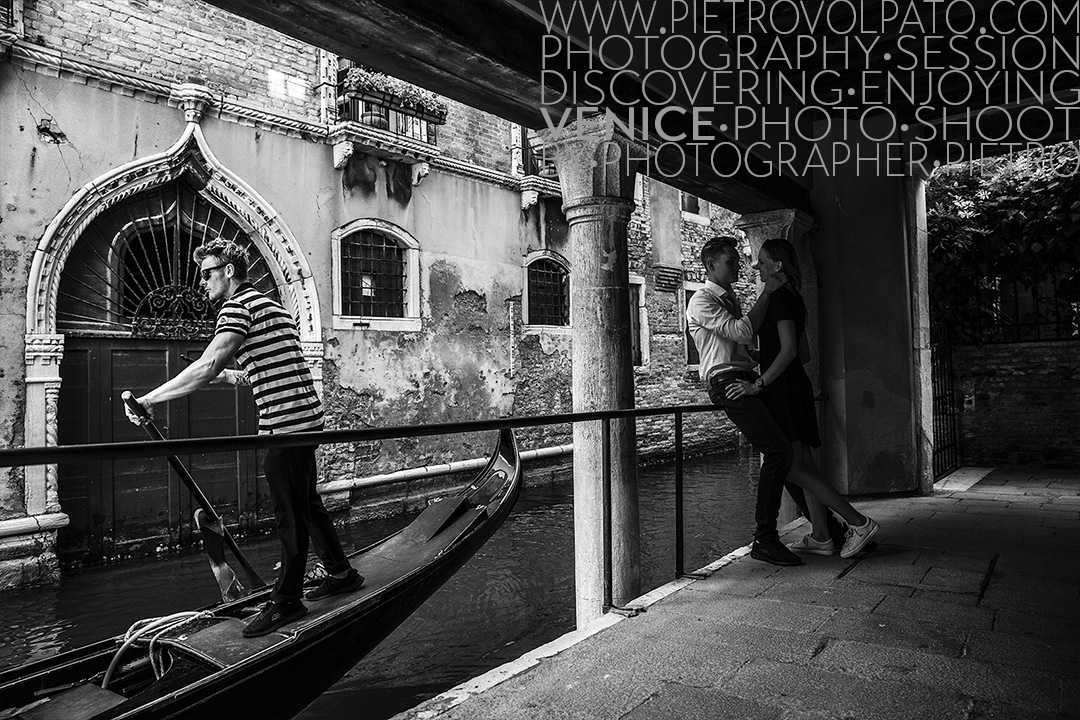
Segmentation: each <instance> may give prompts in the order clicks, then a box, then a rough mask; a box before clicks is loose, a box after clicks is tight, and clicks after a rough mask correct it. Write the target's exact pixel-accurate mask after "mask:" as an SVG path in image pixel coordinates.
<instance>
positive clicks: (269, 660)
mask: <svg viewBox="0 0 1080 720" xmlns="http://www.w3.org/2000/svg"><path fill="white" fill-rule="evenodd" d="M521 483H522V473H521V461H520V456H519V455H518V451H517V443H516V441H515V439H514V436H513V433H512V432H511V431H510V430H503V431H501V432H500V434H499V441H498V443H497V445H496V449H495V452H494V453H493V455H492V457H491V459H490V460H489V462H488V465H487V467H486V468H485V469H484V471H483V472H481V473H480V474H478V475H477V477H476V478H475V479H474V481H473V482H472V483H471V484H470V485H469V486H468V487H467V488H466V489H465V490H464V491H462V492H461V493H460V494H458V495H454V496H450V497H447V498H444V499H442V500H441V501H437V502H434V503H432V504H430V505H429V506H428V507H427V509H425V510H424V511H423V512H422V513H421V514H420V515H419V516H418V517H417V518H416V519H415V520H413V522H412V523H411V524H409V525H408V526H407V527H405V528H404V529H402V530H401V531H399V532H398V533H395V534H394V535H391V536H390V537H388V538H385V539H384V540H382V541H380V542H378V543H375V544H373V545H371V546H369V547H366V548H364V549H362V550H359V551H357V552H355V553H353V554H352V555H350V559H351V561H352V563H353V566H354V567H355V568H356V569H357V570H358V571H359V572H360V573H361V574H362V575H364V576H365V583H364V585H363V586H362V587H361V588H360V589H359V590H357V591H355V592H352V593H347V594H342V595H336V596H331V597H329V598H326V599H323V600H319V601H309V602H308V613H307V615H305V616H304V617H303V618H301V619H299V620H298V621H296V622H294V623H291V624H289V625H287V626H285V627H284V628H282V629H281V630H280V631H278V632H274V633H270V634H269V635H265V636H263V637H259V638H244V637H242V635H241V633H242V631H243V629H244V626H245V625H246V623H245V619H247V618H250V617H251V615H253V614H254V613H255V612H256V611H257V610H258V609H259V607H260V605H261V604H262V603H263V602H265V601H266V599H267V598H268V596H269V593H270V589H269V588H265V589H263V590H260V591H257V592H254V593H252V594H250V595H247V596H245V597H243V598H241V599H239V600H236V601H233V602H223V603H221V604H218V605H215V606H213V607H211V608H208V609H207V613H206V614H205V615H203V616H200V617H198V618H195V619H193V620H191V621H189V622H187V623H185V624H184V625H181V626H179V627H177V628H175V629H173V630H168V631H166V632H164V633H162V634H160V636H159V637H157V638H155V640H154V644H155V645H156V646H157V649H156V650H154V649H152V648H148V647H147V646H148V643H147V642H142V643H141V652H139V651H137V650H136V649H129V650H128V654H130V655H131V657H132V658H134V660H127V656H126V655H125V664H124V665H121V666H120V671H119V673H118V674H117V678H116V680H115V681H114V682H113V683H112V685H111V686H110V688H116V690H117V691H116V692H114V691H113V690H112V689H109V690H105V689H102V688H101V687H100V684H101V678H102V677H103V676H104V674H105V668H106V667H107V665H108V664H109V662H110V661H111V660H112V659H113V657H114V655H115V654H116V651H117V648H118V647H119V646H120V644H122V642H123V638H112V639H110V640H104V641H101V642H99V643H95V644H93V645H89V646H86V647H83V648H78V649H75V650H71V651H68V652H65V653H61V654H59V655H57V656H55V657H52V658H47V659H45V660H39V661H36V662H32V663H28V664H25V665H23V666H20V667H17V668H11V669H8V670H4V671H2V672H0V708H7V710H3V709H0V720H4V719H5V718H21V719H24V720H52V719H53V718H57V719H59V718H63V720H90V719H91V718H94V719H95V720H98V719H100V720H106V719H108V720H112V719H120V718H174V717H175V718H180V717H192V718H207V717H230V718H236V717H260V718H272V717H282V718H285V717H291V716H292V715H294V714H296V713H297V712H299V711H300V710H301V709H303V708H304V707H305V706H306V705H307V704H308V703H310V702H311V701H312V700H313V699H314V698H315V697H317V696H318V695H319V694H320V693H322V692H323V691H324V690H325V689H327V688H328V687H329V686H330V685H332V684H333V683H334V682H336V681H337V679H338V678H340V677H341V676H342V675H344V673H345V672H347V671H348V670H349V668H351V667H352V666H353V665H355V664H356V663H357V662H358V661H359V660H360V659H361V658H362V657H363V656H364V655H365V654H367V653H368V652H370V650H372V649H373V648H374V647H375V646H376V645H378V643H379V642H381V641H382V640H383V639H384V638H385V637H386V636H387V635H389V634H390V633H391V632H392V631H393V630H394V628H396V627H397V626H398V625H399V624H400V623H401V622H402V621H404V620H405V618H407V617H408V616H409V615H410V614H411V613H412V612H413V611H414V610H415V609H416V608H417V607H419V605H420V604H421V603H423V602H424V600H426V599H427V598H428V597H429V596H430V595H431V594H432V593H434V592H435V590H437V589H438V588H439V587H440V586H441V585H442V584H443V583H444V582H445V581H446V580H447V579H448V578H449V577H451V576H452V575H453V574H454V573H455V572H456V571H457V570H458V568H460V567H461V565H463V564H464V563H465V562H466V561H467V560H468V559H469V558H470V557H471V556H472V555H473V554H474V553H475V552H476V550H477V549H479V548H480V547H481V546H482V545H483V544H484V542H486V541H487V539H488V538H489V537H490V536H491V535H492V534H493V533H494V532H495V530H496V529H498V527H499V526H500V525H501V524H502V521H503V520H504V519H505V518H506V516H507V515H508V514H509V512H510V509H511V508H512V506H513V504H514V502H515V501H516V499H517V496H518V494H519V492H520V489H521ZM151 652H159V653H164V654H165V655H166V656H167V658H168V660H169V663H170V664H169V666H168V668H167V670H166V671H165V672H163V673H161V674H160V677H156V675H157V674H158V673H156V671H155V670H154V668H153V664H154V663H153V662H152V661H151V659H149V658H148V657H147V655H149V654H150V653H151Z"/></svg>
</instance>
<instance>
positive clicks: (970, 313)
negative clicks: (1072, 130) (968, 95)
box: [926, 143, 1080, 343]
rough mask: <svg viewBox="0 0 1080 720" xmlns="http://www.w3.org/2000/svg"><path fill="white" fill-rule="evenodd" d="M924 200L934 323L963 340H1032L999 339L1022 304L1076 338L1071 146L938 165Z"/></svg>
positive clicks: (1078, 295)
mask: <svg viewBox="0 0 1080 720" xmlns="http://www.w3.org/2000/svg"><path fill="white" fill-rule="evenodd" d="M926 199H927V232H928V237H929V257H930V268H929V273H930V304H931V307H930V312H931V319H932V320H934V321H935V322H942V323H945V324H946V325H947V326H948V327H949V328H950V330H951V331H952V333H953V337H954V338H955V339H956V340H957V341H959V342H961V343H973V342H983V341H987V340H993V339H998V340H1001V339H1003V338H1004V339H1009V338H1010V337H1011V338H1012V339H1032V338H1029V337H1026V336H1024V335H1022V334H1019V335H1018V334H1015V333H1014V334H1013V335H1011V336H1009V335H1007V334H1003V333H1002V328H1003V327H1008V326H1009V325H1018V324H1019V323H1020V322H1021V321H1022V320H1024V318H1023V317H1022V308H1025V307H1027V308H1028V310H1026V311H1025V312H1030V308H1034V309H1035V310H1034V312H1035V313H1036V314H1038V315H1039V317H1036V318H1035V326H1038V324H1039V323H1043V324H1050V323H1053V325H1054V327H1055V328H1056V329H1055V332H1056V333H1060V334H1058V335H1057V336H1056V337H1058V338H1062V337H1070V338H1073V339H1080V149H1078V146H1077V144H1075V143H1063V144H1060V145H1054V146H1049V147H1046V148H1039V149H1035V150H1030V151H1026V152H1023V153H1017V154H1015V155H1011V156H1005V157H999V158H993V159H988V160H983V161H980V162H971V163H962V164H956V165H948V166H944V167H940V168H938V169H937V170H935V171H934V174H933V176H932V177H931V179H930V182H929V185H928V188H927V198H926ZM1048 289H1049V290H1048ZM1048 292H1052V297H1046V295H1047V293H1048ZM1017 293H1021V294H1023V293H1027V294H1028V298H1029V299H1030V298H1032V297H1033V298H1035V299H1034V300H1029V301H1028V302H1027V304H1026V305H1024V304H1022V303H1020V302H1017V301H1015V300H1014V299H1013V300H1011V304H1010V299H1011V298H1014V297H1015V296H1016V295H1017ZM1040 297H1041V302H1040ZM1028 319H1030V318H1028ZM995 333H996V334H995Z"/></svg>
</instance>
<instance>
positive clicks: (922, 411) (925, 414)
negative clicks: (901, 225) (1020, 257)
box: [904, 164, 935, 495]
mask: <svg viewBox="0 0 1080 720" xmlns="http://www.w3.org/2000/svg"><path fill="white" fill-rule="evenodd" d="M910 173H911V174H910V176H909V177H907V178H905V193H904V202H905V205H906V210H907V228H906V230H907V237H908V257H909V261H908V267H909V271H908V272H909V275H910V280H909V282H910V284H911V288H910V292H911V324H912V344H913V348H912V352H913V360H912V362H913V363H914V372H913V373H912V383H913V387H912V390H911V395H912V403H911V410H912V413H913V415H914V430H915V432H916V433H917V434H916V440H915V452H916V454H917V462H916V466H915V472H916V480H917V482H918V489H919V492H920V493H922V494H924V495H928V494H930V493H932V492H933V491H934V442H935V438H934V388H933V380H932V378H933V369H932V367H931V361H930V259H929V252H930V249H929V240H928V238H927V235H926V182H927V180H928V179H929V177H928V175H927V173H925V172H924V171H923V169H922V166H921V165H914V164H913V165H911V166H910Z"/></svg>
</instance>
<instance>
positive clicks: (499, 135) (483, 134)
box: [438, 98, 510, 173]
mask: <svg viewBox="0 0 1080 720" xmlns="http://www.w3.org/2000/svg"><path fill="white" fill-rule="evenodd" d="M443 101H444V102H445V103H446V105H447V107H448V108H449V111H448V112H447V114H446V124H444V125H441V126H440V127H439V130H438V133H439V147H440V148H442V151H443V155H445V156H446V157H451V158H454V159H455V160H461V161H463V162H468V163H472V164H474V165H480V166H482V167H486V168H491V169H493V170H499V171H500V172H506V173H508V172H510V122H508V121H506V120H503V119H502V118H498V117H495V116H494V115H489V114H488V113H486V112H483V111H482V110H477V109H476V108H471V107H469V106H468V105H462V104H461V103H459V102H455V101H453V100H449V99H446V98H443Z"/></svg>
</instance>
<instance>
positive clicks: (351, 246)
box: [341, 230, 407, 318]
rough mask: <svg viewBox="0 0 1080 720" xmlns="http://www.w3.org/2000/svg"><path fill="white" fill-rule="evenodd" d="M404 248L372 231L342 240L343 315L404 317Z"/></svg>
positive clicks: (362, 232) (355, 234)
mask: <svg viewBox="0 0 1080 720" xmlns="http://www.w3.org/2000/svg"><path fill="white" fill-rule="evenodd" d="M406 287H407V284H406V282H405V249H404V248H402V247H401V246H400V245H398V244H397V243H396V242H395V241H394V240H392V239H390V238H388V237H385V236H383V235H380V234H378V233H374V232H370V231H366V230H364V231H361V232H357V233H353V234H352V235H348V236H346V237H344V238H342V240H341V292H342V295H341V314H342V315H349V316H355V317H384V318H400V317H405V290H406Z"/></svg>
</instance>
